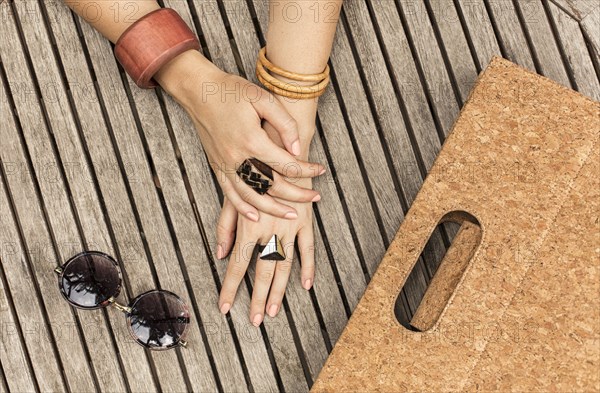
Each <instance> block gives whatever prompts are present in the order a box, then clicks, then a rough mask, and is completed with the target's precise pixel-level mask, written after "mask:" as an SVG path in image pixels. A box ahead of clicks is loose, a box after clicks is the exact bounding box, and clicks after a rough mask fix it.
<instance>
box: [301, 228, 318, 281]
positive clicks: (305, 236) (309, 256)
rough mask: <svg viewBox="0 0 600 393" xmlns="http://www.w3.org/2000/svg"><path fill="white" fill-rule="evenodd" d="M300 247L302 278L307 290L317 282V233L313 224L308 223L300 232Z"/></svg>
mask: <svg viewBox="0 0 600 393" xmlns="http://www.w3.org/2000/svg"><path fill="white" fill-rule="evenodd" d="M298 249H299V251H300V261H301V265H302V270H301V273H300V280H301V282H302V287H303V288H304V289H306V290H307V291H308V290H309V289H310V288H311V287H312V284H313V283H314V282H315V235H314V230H313V227H312V225H306V226H304V227H302V228H301V229H300V231H299V232H298Z"/></svg>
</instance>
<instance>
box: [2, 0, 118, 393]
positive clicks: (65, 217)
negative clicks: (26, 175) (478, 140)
mask: <svg viewBox="0 0 600 393" xmlns="http://www.w3.org/2000/svg"><path fill="white" fill-rule="evenodd" d="M21 5H22V4H20V5H19V6H21ZM4 7H5V5H2V8H3V9H5V8H4ZM3 18H4V19H3V20H4V23H2V24H1V26H0V31H2V36H3V38H4V39H3V40H1V41H2V43H1V44H0V50H1V51H2V54H3V55H2V58H3V61H4V64H5V67H6V71H7V77H8V81H9V83H10V84H11V85H13V86H15V88H16V89H17V90H16V92H17V91H18V90H19V89H21V91H22V92H26V91H29V92H30V95H24V94H15V93H13V97H14V98H15V105H16V108H17V113H18V116H19V118H20V121H21V124H22V127H23V133H24V135H25V141H26V145H27V149H28V150H29V154H30V155H31V157H32V158H33V168H34V170H35V172H36V174H37V177H38V181H39V184H40V188H41V191H42V194H43V198H44V201H43V203H44V205H45V208H46V210H47V211H48V217H49V219H50V222H49V224H50V225H51V227H52V233H53V235H54V239H52V240H54V241H52V240H51V237H50V234H49V233H48V232H47V231H45V230H44V229H43V226H42V225H40V224H39V223H43V222H44V219H43V216H42V213H41V211H40V210H39V208H38V209H36V208H34V206H33V204H34V203H36V202H35V201H36V199H35V198H34V196H35V191H34V189H33V186H32V188H31V189H30V190H28V191H29V192H25V190H24V187H22V185H21V186H11V185H10V184H11V182H10V179H9V188H10V189H11V190H12V192H13V193H14V199H15V204H16V209H17V214H18V216H19V217H20V223H21V227H22V230H23V232H24V237H25V242H26V243H27V245H28V246H27V247H26V248H29V250H28V251H29V252H30V253H34V254H32V256H31V263H32V265H33V269H34V271H35V274H36V275H37V276H38V278H37V280H38V284H39V285H40V288H41V290H42V292H43V293H44V300H45V301H47V304H46V308H47V310H48V314H49V320H50V321H51V323H53V324H54V323H56V324H57V325H56V326H63V327H64V326H67V325H65V324H68V323H71V324H73V323H74V321H73V319H72V318H73V310H71V309H70V307H69V306H68V305H67V304H66V303H65V302H64V300H62V297H61V296H60V294H59V292H58V290H57V287H56V279H55V277H52V275H49V274H48V272H51V271H52V269H53V268H54V267H55V266H56V265H57V264H59V263H61V262H62V261H64V260H65V258H67V257H68V256H70V255H68V253H70V252H71V249H72V248H73V247H74V246H75V247H77V245H79V248H81V247H82V246H81V239H80V236H79V234H78V231H77V226H76V223H75V220H74V217H73V216H72V214H70V211H71V209H70V203H69V197H68V195H67V193H66V188H65V185H64V183H63V181H62V179H61V178H60V172H59V171H58V170H59V168H60V167H59V165H58V163H57V162H56V161H55V158H54V157H53V153H52V152H53V147H52V143H51V141H50V139H49V134H48V130H47V128H46V125H45V123H44V114H43V113H42V110H41V108H40V107H39V106H38V105H39V104H38V101H37V100H38V97H35V93H33V94H31V93H32V92H35V91H36V90H35V86H34V83H33V81H32V79H31V75H29V72H28V69H27V64H26V61H25V56H24V55H23V53H22V48H21V46H20V42H19V38H18V34H17V30H16V27H15V24H14V19H13V18H12V17H11V16H9V15H7V14H4V16H3ZM32 34H35V31H30V32H29V33H28V34H27V35H29V36H30V40H33V41H35V39H32V38H31V35H32ZM28 43H31V42H28ZM54 80H55V81H59V80H60V79H57V78H54ZM40 85H41V94H42V97H44V98H45V107H46V109H47V110H48V111H49V112H50V111H53V110H56V111H58V112H60V108H58V106H59V105H58V102H57V101H56V100H57V98H56V97H55V98H52V99H51V98H50V97H49V94H52V93H55V90H53V88H54V87H55V86H56V85H55V84H52V82H51V81H48V79H46V83H40ZM16 86H20V87H18V88H17V87H16ZM57 90H58V89H57ZM42 97H40V98H42ZM3 140H4V141H6V142H7V143H8V144H13V145H20V140H19V138H18V135H17V134H16V133H10V134H9V135H6V136H4V137H3ZM6 150H7V149H3V154H5V155H8V154H11V153H12V154H14V153H17V154H18V151H14V150H13V151H6ZM7 161H10V162H20V163H23V164H24V163H26V160H25V156H24V155H23V154H21V155H20V157H19V156H17V157H12V158H10V159H8V158H7ZM28 198H29V199H28ZM39 247H41V248H42V250H39V252H36V251H38V250H36V248H39ZM54 247H56V250H55V248H54ZM55 251H56V252H57V253H58V254H55ZM63 254H65V255H63ZM46 296H47V297H46ZM49 303H52V304H49ZM51 310H53V311H51ZM59 310H60V311H59ZM78 314H79V313H78ZM67 315H69V316H70V317H67ZM80 318H81V325H82V328H83V331H84V332H85V335H86V337H88V340H89V344H86V345H88V347H89V348H90V349H91V350H90V352H91V353H90V355H91V356H94V357H96V356H97V358H96V359H101V358H105V359H103V363H102V362H100V360H98V367H103V368H101V369H102V370H104V371H106V372H108V370H111V372H115V373H117V375H118V373H119V371H118V370H119V366H118V363H117V362H116V357H115V356H114V352H113V348H112V346H106V345H103V344H102V343H101V342H98V341H99V340H100V339H102V338H105V339H107V340H108V341H107V342H110V332H109V330H108V329H107V326H106V320H105V318H104V317H103V315H102V313H101V312H100V311H98V312H86V313H81V316H80ZM53 326H54V325H53ZM71 326H73V327H74V326H75V325H71ZM55 336H56V340H57V347H58V350H59V352H60V354H61V355H60V357H61V360H62V362H63V365H64V367H65V374H66V375H67V378H68V381H69V382H68V383H69V385H70V387H71V389H81V390H89V389H92V388H93V385H94V384H93V378H92V374H91V370H90V369H89V367H88V363H87V360H86V355H85V352H84V351H85V349H84V348H83V345H82V343H81V342H80V341H79V340H71V339H70V337H69V335H68V334H63V335H62V336H58V335H57V334H56V333H55ZM92 337H96V338H98V340H94V339H92ZM111 353H112V355H110V354H111ZM111 362H112V363H111ZM49 372H51V373H52V376H51V377H48V378H47V381H43V379H45V378H40V379H39V381H38V382H39V383H40V385H42V384H46V383H52V381H53V380H54V379H55V378H57V377H58V376H59V375H60V373H56V372H53V371H50V370H49ZM110 386H112V387H113V388H115V389H118V388H122V387H123V385H122V384H121V383H120V381H117V382H116V383H112V384H111V385H110Z"/></svg>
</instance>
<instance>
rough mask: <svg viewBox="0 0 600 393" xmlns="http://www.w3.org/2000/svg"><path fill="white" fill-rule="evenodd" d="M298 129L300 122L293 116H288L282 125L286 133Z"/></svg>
mask: <svg viewBox="0 0 600 393" xmlns="http://www.w3.org/2000/svg"><path fill="white" fill-rule="evenodd" d="M297 129H298V123H297V122H296V120H295V119H294V118H293V117H291V116H290V117H288V118H287V119H286V120H285V121H284V122H283V124H282V125H281V130H282V131H283V132H285V133H293V132H296V130H297Z"/></svg>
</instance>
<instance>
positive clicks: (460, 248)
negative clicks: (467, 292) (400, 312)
mask: <svg viewBox="0 0 600 393" xmlns="http://www.w3.org/2000/svg"><path fill="white" fill-rule="evenodd" d="M444 222H455V223H457V224H459V225H460V229H459V230H458V232H457V233H456V236H455V237H454V239H453V240H452V243H451V244H450V247H449V248H448V250H447V251H446V253H445V255H444V257H443V259H442V261H441V263H440V265H439V267H438V269H437V271H436V272H435V274H434V275H433V277H432V279H431V282H430V283H429V286H428V287H427V290H426V291H425V294H424V295H423V299H422V300H421V303H420V304H419V307H418V308H417V311H416V312H415V314H414V316H413V317H412V319H411V321H410V325H411V326H412V327H414V328H415V329H416V330H418V331H421V332H423V331H426V330H429V329H431V328H432V327H433V326H434V325H435V324H436V322H437V321H438V319H439V318H440V316H441V314H442V312H443V311H444V309H445V308H446V305H447V304H448V301H449V300H450V298H451V297H452V294H453V293H454V291H455V290H456V288H457V286H458V283H459V282H460V280H461V278H462V276H463V274H464V272H465V270H466V269H467V266H468V265H469V262H470V261H471V259H472V258H473V255H474V254H475V251H476V250H477V248H478V246H479V244H480V243H481V238H482V230H481V226H480V224H479V221H478V220H477V219H476V218H475V217H474V216H473V215H471V214H469V213H467V212H464V211H452V212H449V213H447V214H445V215H444V216H443V217H442V219H441V220H440V222H439V223H438V226H439V225H441V224H443V223H444ZM421 252H422V251H421Z"/></svg>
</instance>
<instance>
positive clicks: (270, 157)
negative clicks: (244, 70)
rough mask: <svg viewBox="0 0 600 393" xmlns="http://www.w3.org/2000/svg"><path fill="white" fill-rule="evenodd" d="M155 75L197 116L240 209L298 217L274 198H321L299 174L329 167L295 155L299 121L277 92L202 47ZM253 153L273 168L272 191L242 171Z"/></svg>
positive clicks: (255, 215)
mask: <svg viewBox="0 0 600 393" xmlns="http://www.w3.org/2000/svg"><path fill="white" fill-rule="evenodd" d="M155 79H156V80H157V81H158V82H159V83H160V84H161V86H162V87H163V88H164V89H165V90H166V91H167V92H168V93H169V94H170V95H172V96H173V97H174V98H175V100H177V101H178V102H179V103H180V104H181V105H182V106H183V107H184V108H185V110H186V111H187V112H188V114H189V115H190V117H191V118H192V120H193V122H194V125H195V126H196V129H197V130H198V134H199V136H200V139H201V141H202V145H203V147H204V150H205V151H206V154H207V156H208V159H209V161H210V165H211V167H212V168H213V170H214V171H215V174H216V175H217V179H218V180H219V183H220V184H221V187H222V189H223V192H224V193H225V195H226V196H227V199H228V200H229V201H230V202H231V203H232V204H233V205H234V206H235V208H236V210H237V211H238V212H239V213H240V214H242V215H244V216H246V217H247V218H249V219H250V220H252V221H258V219H259V211H262V212H265V213H268V214H270V215H273V216H275V217H281V218H286V219H295V218H297V217H298V213H297V211H296V210H295V209H294V208H293V207H291V206H288V205H285V204H284V203H281V202H279V201H277V200H275V199H274V198H273V197H276V198H278V199H279V200H285V201H290V202H312V201H315V200H318V199H319V198H320V196H319V193H318V192H316V191H314V190H311V189H308V188H303V187H299V186H297V185H295V184H293V183H294V178H311V177H315V176H319V175H321V174H323V173H324V172H325V168H324V167H323V166H322V165H320V164H314V163H308V162H305V161H300V160H298V159H297V158H296V157H295V156H299V155H300V154H301V151H300V141H299V136H298V129H297V126H296V122H295V120H294V119H293V118H292V116H290V115H289V114H288V112H287V111H286V110H285V108H284V107H283V106H282V104H281V103H280V102H279V100H278V99H277V98H276V97H275V96H273V95H272V94H271V93H269V92H267V91H266V90H264V89H262V88H260V87H259V86H257V85H255V84H253V83H251V82H249V81H247V80H246V79H244V78H241V77H239V76H236V75H231V74H227V73H225V72H223V71H221V70H220V69H219V68H217V67H216V66H215V65H214V64H212V63H211V62H210V61H208V60H207V59H206V58H205V57H204V56H202V55H201V54H200V53H199V52H197V51H188V52H185V53H183V54H182V55H180V56H178V57H177V58H175V59H174V60H173V61H171V62H170V63H168V64H167V65H165V66H164V67H163V68H161V70H160V71H159V73H158V74H157V75H156V76H155ZM263 120H265V121H266V122H268V123H269V124H270V125H272V126H273V128H274V129H275V130H276V131H277V132H278V134H279V137H280V139H281V141H282V143H283V145H284V146H285V149H283V148H281V147H279V146H278V145H277V144H275V143H274V142H273V141H272V140H271V138H269V136H268V135H267V133H266V132H265V130H264V129H263V128H262V121H263ZM286 149H287V151H286ZM290 153H292V154H290ZM248 158H256V159H258V160H260V161H262V162H264V163H265V164H267V165H269V166H270V167H271V168H273V178H274V180H273V186H272V187H271V188H270V190H269V192H268V194H264V195H260V194H258V193H257V192H256V191H254V189H252V188H251V187H250V186H248V185H247V184H246V183H244V182H243V181H242V179H240V178H239V177H238V175H237V174H236V170H237V168H238V167H239V166H240V165H241V164H242V162H244V161H245V160H246V159H248Z"/></svg>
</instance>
